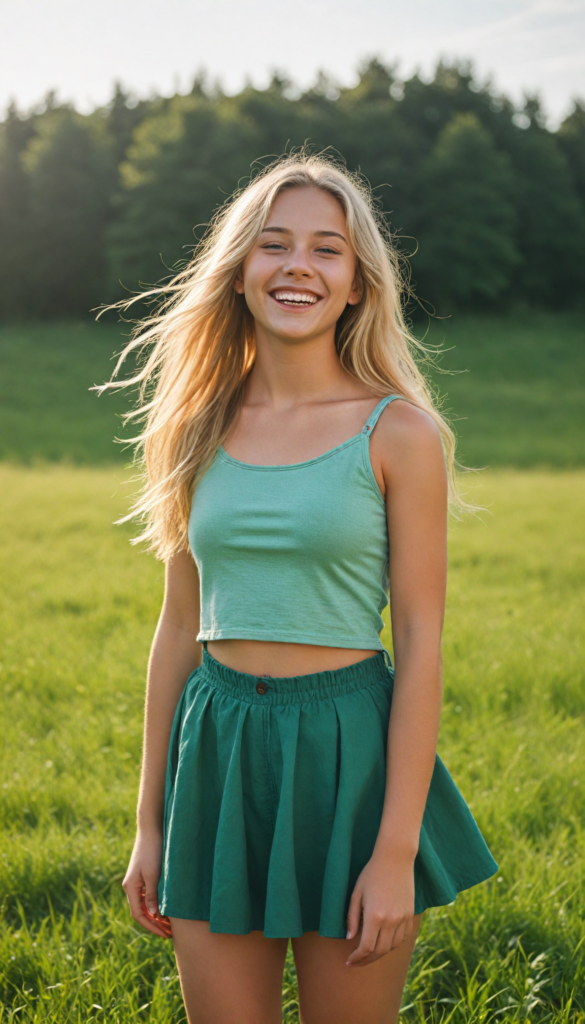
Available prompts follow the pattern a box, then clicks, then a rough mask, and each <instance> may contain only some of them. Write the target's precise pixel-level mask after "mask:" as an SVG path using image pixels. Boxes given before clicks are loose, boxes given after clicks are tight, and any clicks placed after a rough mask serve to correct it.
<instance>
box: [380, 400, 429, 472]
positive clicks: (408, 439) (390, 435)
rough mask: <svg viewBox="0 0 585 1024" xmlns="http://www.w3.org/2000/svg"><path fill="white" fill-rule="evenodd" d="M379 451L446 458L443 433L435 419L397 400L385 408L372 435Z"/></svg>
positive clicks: (416, 407)
mask: <svg viewBox="0 0 585 1024" xmlns="http://www.w3.org/2000/svg"><path fill="white" fill-rule="evenodd" d="M374 440H376V442H377V443H376V448H377V449H378V451H379V452H380V454H381V453H382V450H386V451H395V452H397V453H400V452H404V454H408V455H410V456H412V455H413V454H415V453H417V452H418V453H419V454H420V455H421V456H424V454H425V453H426V454H428V455H429V456H432V454H433V453H435V454H437V455H440V456H441V458H442V457H443V455H442V453H443V446H442V444H441V433H440V430H439V428H438V426H437V424H436V423H435V420H434V419H433V417H432V416H431V415H430V414H429V413H428V412H425V410H424V409H419V408H418V406H416V405H413V404H412V402H408V401H406V399H404V400H402V401H401V400H397V401H394V402H391V403H390V405H388V406H386V408H385V409H384V411H383V413H382V415H381V416H380V419H379V420H378V423H377V425H376V429H375V431H374V433H373V437H372V441H374Z"/></svg>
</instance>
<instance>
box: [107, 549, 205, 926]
mask: <svg viewBox="0 0 585 1024" xmlns="http://www.w3.org/2000/svg"><path fill="white" fill-rule="evenodd" d="M198 632H199V576H198V573H197V569H196V566H195V563H194V562H193V559H192V558H191V555H190V554H189V552H187V551H184V552H181V554H179V555H177V556H176V557H175V558H174V559H173V560H172V562H170V563H169V564H168V565H167V568H166V577H165V597H164V602H163V607H162V611H161V615H160V619H159V621H158V626H157V629H156V633H155V635H154V640H153V644H152V648H151V652H150V659H149V664H148V681H147V688H146V710H145V717H144V747H143V756H142V774H141V779H140V791H139V796H138V811H137V832H136V841H135V843H134V849H133V851H132V856H131V858H130V864H129V866H128V870H127V872H126V877H125V878H124V882H123V886H124V890H125V892H126V896H127V897H128V902H129V904H130V909H131V911H132V916H133V917H134V918H135V920H136V921H138V923H139V924H141V925H142V926H143V927H144V928H146V929H147V930H148V931H150V932H154V934H155V935H161V936H164V934H165V932H164V931H163V930H162V929H161V928H159V927H158V926H157V925H156V924H155V923H154V922H152V921H150V920H149V919H148V917H147V916H146V915H145V913H144V910H143V907H142V899H141V892H142V890H143V889H144V892H145V901H146V905H147V907H148V910H149V912H150V913H151V914H156V913H158V895H157V887H158V881H159V877H160V870H161V864H162V835H163V811H164V795H165V778H166V767H167V754H168V749H169V739H170V735H171V727H172V724H173V717H174V714H175V710H176V707H177V704H178V702H179V698H180V696H181V693H182V691H183V687H184V685H185V682H186V680H187V678H188V676H189V675H190V674H191V672H192V671H193V669H195V668H197V666H198V665H199V664H200V663H201V644H200V643H198V642H197V640H196V637H197V633H198Z"/></svg>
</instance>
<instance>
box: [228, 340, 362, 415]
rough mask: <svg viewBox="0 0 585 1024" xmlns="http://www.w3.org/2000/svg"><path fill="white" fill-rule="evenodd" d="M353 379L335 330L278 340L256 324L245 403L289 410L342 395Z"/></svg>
mask: <svg viewBox="0 0 585 1024" xmlns="http://www.w3.org/2000/svg"><path fill="white" fill-rule="evenodd" d="M350 380H351V378H350V377H349V374H347V373H346V371H345V370H344V369H343V367H342V366H341V363H340V361H339V356H338V354H337V350H336V348H335V329H333V330H331V331H328V332H327V334H324V335H320V336H318V337H314V338H308V339H302V340H293V341H291V340H289V339H286V340H284V339H282V338H278V337H275V336H274V335H271V334H269V333H268V332H267V331H265V330H264V329H263V328H262V326H261V325H259V324H257V325H256V359H255V362H254V366H253V369H252V371H251V372H250V377H249V380H248V386H247V390H246V402H247V403H249V404H251V405H270V406H272V407H273V408H281V409H282V408H286V407H287V406H293V405H298V404H299V403H301V402H306V401H309V402H311V401H318V400H319V399H320V398H324V397H325V396H330V395H333V394H335V393H337V392H340V391H341V390H342V389H343V387H344V385H345V386H347V384H348V383H349V381H350Z"/></svg>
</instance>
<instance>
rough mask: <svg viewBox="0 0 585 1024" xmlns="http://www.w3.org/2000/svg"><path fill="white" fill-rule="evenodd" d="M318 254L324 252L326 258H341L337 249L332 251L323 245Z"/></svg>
mask: <svg viewBox="0 0 585 1024" xmlns="http://www.w3.org/2000/svg"><path fill="white" fill-rule="evenodd" d="M317 252H324V253H325V255H326V256H339V251H338V250H337V249H332V248H331V247H330V246H329V245H322V246H320V248H319V249H317Z"/></svg>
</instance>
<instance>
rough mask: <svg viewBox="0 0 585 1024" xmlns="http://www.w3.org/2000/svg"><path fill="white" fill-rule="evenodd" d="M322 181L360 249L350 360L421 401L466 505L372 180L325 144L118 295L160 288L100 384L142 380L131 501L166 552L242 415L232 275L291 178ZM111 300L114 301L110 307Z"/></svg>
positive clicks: (242, 197) (258, 183) (241, 320)
mask: <svg viewBox="0 0 585 1024" xmlns="http://www.w3.org/2000/svg"><path fill="white" fill-rule="evenodd" d="M307 187H314V188H320V189H323V190H324V191H325V192H328V193H329V194H330V195H332V196H334V197H335V199H337V200H338V202H339V203H340V205H341V207H342V209H343V211H344V213H345V217H346V221H347V230H348V233H349V240H350V242H351V245H352V246H353V249H354V251H355V254H356V258H357V280H358V283H359V286H360V288H361V298H360V301H359V302H358V303H357V305H355V306H349V305H348V306H347V307H346V309H345V311H344V312H343V314H342V316H341V317H340V319H339V321H338V324H337V329H336V346H337V351H338V354H339V359H340V361H341V364H342V366H343V367H344V369H345V370H346V371H347V372H348V373H350V374H351V375H352V376H353V377H355V378H357V379H358V380H360V381H361V382H362V383H363V384H365V385H366V387H368V388H369V389H370V390H371V391H372V392H373V393H374V394H375V395H379V396H380V397H383V396H384V395H387V394H389V393H397V394H400V395H403V396H404V397H405V398H406V399H408V400H409V401H410V402H412V403H413V404H414V405H416V406H418V407H419V408H420V409H424V410H425V412H427V413H428V414H429V415H430V416H432V418H433V419H434V421H435V423H436V424H437V426H438V428H439V430H440V432H441V437H442V440H443V447H444V451H445V457H446V463H447V469H448V474H449V481H450V490H451V498H452V500H453V501H454V502H455V504H459V505H464V504H465V503H464V502H463V501H462V499H461V498H460V497H459V495H458V493H457V489H456V485H455V477H454V468H453V467H454V447H455V445H454V438H453V433H452V431H451V430H450V428H449V426H448V425H447V423H446V422H445V420H444V419H443V417H442V416H441V414H440V413H439V411H438V409H437V408H436V406H435V403H434V401H433V396H432V394H431V391H430V388H429V385H428V383H427V381H426V379H425V377H424V376H423V374H422V373H421V371H420V370H419V368H418V366H417V364H416V362H415V359H414V357H413V352H414V351H416V350H417V349H418V350H419V351H424V346H422V345H421V343H420V342H419V341H417V339H416V338H414V337H413V335H412V334H411V332H410V331H409V329H408V327H407V325H406V323H405V319H404V313H403V302H402V298H403V295H404V292H405V290H406V289H407V284H406V282H405V279H404V277H403V275H402V274H401V270H400V261H399V257H398V254H397V252H396V250H395V248H394V246H393V244H392V239H391V237H390V234H389V231H388V229H387V227H386V225H385V222H384V221H383V218H382V217H381V216H380V215H379V214H378V212H377V210H376V207H375V205H374V201H373V198H372V194H371V192H370V190H369V188H368V186H367V184H366V183H365V182H364V181H363V180H362V179H361V178H360V177H359V176H358V175H355V174H351V173H349V172H348V171H346V170H345V169H344V168H341V167H340V166H339V165H338V164H337V163H336V162H334V161H333V160H332V159H330V158H328V157H324V156H323V155H320V156H315V155H307V154H306V153H303V152H300V153H296V154H292V155H288V156H286V157H284V158H282V159H280V160H278V161H277V162H276V163H273V164H271V165H269V166H268V167H267V168H265V169H264V170H262V171H261V172H260V173H258V174H257V175H256V176H255V177H254V178H253V179H252V180H251V181H250V183H249V184H248V185H247V186H246V187H245V188H243V189H242V190H241V191H239V192H238V193H236V194H235V195H234V196H233V197H232V198H231V200H229V201H228V202H227V203H226V204H224V205H223V206H222V207H221V208H220V209H219V210H218V212H217V213H216V214H215V216H214V217H213V219H212V222H211V225H210V228H209V230H208V232H207V234H206V236H205V237H204V239H203V241H202V242H201V243H200V244H199V246H198V247H197V248H196V250H195V252H194V255H193V258H192V260H191V261H190V263H189V264H188V266H186V267H185V268H184V269H183V270H181V271H180V272H179V273H178V274H177V275H176V276H175V277H174V278H173V280H172V281H171V282H170V284H168V285H165V286H164V287H161V288H152V289H150V290H148V291H146V292H143V293H141V294H139V295H136V296H134V297H133V298H131V299H129V300H123V301H122V302H119V303H116V304H115V308H119V309H123V310H126V309H128V308H129V307H130V306H131V305H132V304H133V303H134V302H136V301H138V300H140V299H144V298H157V297H160V299H161V301H160V304H159V306H158V308H157V311H156V313H155V314H154V315H152V316H149V317H147V318H146V319H145V320H142V321H141V322H139V323H138V324H137V325H136V327H135V329H134V331H133V335H132V338H131V340H130V342H129V344H128V345H127V346H126V348H125V349H124V351H123V352H122V354H121V355H120V357H119V359H118V362H117V364H116V368H115V370H114V373H113V375H112V379H111V380H110V381H108V382H107V383H106V384H103V385H101V386H100V387H99V388H97V390H98V391H101V390H104V389H105V388H112V387H114V388H121V387H128V386H132V385H139V396H140V404H139V406H138V407H137V408H136V409H134V410H133V411H132V412H130V413H128V414H127V418H129V419H132V418H136V417H143V418H144V420H145V423H144V429H143V431H142V433H141V434H140V436H139V437H136V438H133V442H135V443H136V445H137V449H136V457H137V461H138V462H139V463H141V464H142V465H143V467H144V469H145V482H144V486H143V489H142V492H141V493H140V494H139V496H138V498H137V500H136V502H135V504H134V506H133V508H132V510H131V512H130V513H129V515H128V516H126V517H125V519H130V518H134V517H138V518H139V519H140V520H141V521H142V523H143V525H144V529H143V530H142V533H141V534H140V536H139V537H137V538H135V542H138V541H147V542H148V543H149V545H150V547H151V548H152V549H153V550H154V551H155V552H156V554H157V555H158V556H159V557H160V558H162V559H165V560H167V559H169V558H171V557H172V556H173V555H174V554H175V553H177V552H178V551H180V550H182V549H184V548H186V547H187V543H188V541H187V528H188V522H189V514H190V508H191V501H192V496H193V491H194V488H195V485H196V483H197V481H198V479H200V478H201V476H202V475H203V473H204V472H205V471H206V469H207V468H208V466H209V465H210V463H211V461H212V460H213V458H214V456H215V454H216V452H217V449H218V447H219V446H220V445H221V444H222V442H223V440H224V439H225V438H226V436H227V434H228V433H229V431H230V429H231V427H232V425H233V423H234V420H235V418H236V416H237V413H238V409H239V406H240V403H241V401H242V396H243V392H244V387H245V384H246V378H247V376H248V374H249V372H250V370H251V368H252V366H253V364H254V356H255V340H254V322H253V319H252V316H251V314H250V313H249V311H248V308H247V306H246V302H245V299H244V297H243V295H239V294H238V293H237V292H236V291H235V289H234V287H233V286H234V280H235V278H236V276H237V274H238V272H239V271H240V269H241V267H242V264H243V261H244V259H245V257H246V256H247V254H248V253H249V251H250V249H251V248H252V246H253V245H254V243H255V241H256V239H257V238H258V236H259V235H260V232H261V231H262V229H263V227H264V226H265V224H266V220H267V217H268V215H269V212H270V209H271V207H272V204H273V202H274V200H275V198H276V196H277V195H278V194H279V193H280V192H281V191H282V190H283V189H289V188H307ZM110 308H112V307H110ZM145 346H152V350H151V351H150V354H149V355H148V358H147V359H146V361H145V363H144V365H143V366H142V368H140V369H139V370H138V372H136V373H135V374H134V375H132V376H131V377H129V378H126V379H124V380H121V381H120V380H114V378H115V377H116V375H117V373H118V372H119V370H120V368H121V366H122V364H123V362H124V360H125V359H126V358H127V356H128V355H129V354H130V353H132V352H134V351H135V350H138V351H139V353H140V352H143V351H144V349H145Z"/></svg>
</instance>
